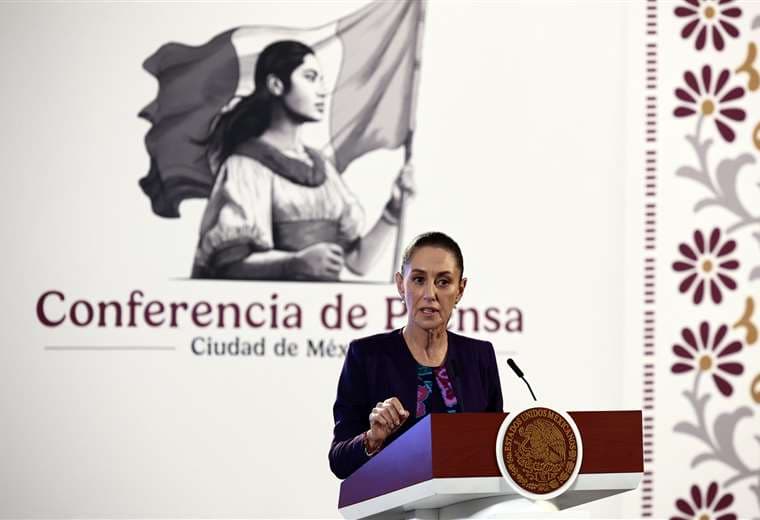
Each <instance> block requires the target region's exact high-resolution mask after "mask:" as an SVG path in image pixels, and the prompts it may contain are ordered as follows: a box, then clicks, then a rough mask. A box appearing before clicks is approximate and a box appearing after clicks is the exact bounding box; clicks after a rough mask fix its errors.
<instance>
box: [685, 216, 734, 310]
mask: <svg viewBox="0 0 760 520" xmlns="http://www.w3.org/2000/svg"><path fill="white" fill-rule="evenodd" d="M734 249H736V241H735V240H727V241H726V242H724V243H723V244H720V229H718V228H715V229H713V230H712V232H711V233H710V239H709V242H708V243H705V237H704V235H703V234H702V232H701V231H699V230H696V231H694V247H692V246H691V245H690V244H685V243H681V244H680V245H679V246H678V250H679V251H680V252H681V254H682V255H683V256H684V258H683V259H682V260H677V261H675V262H673V270H675V271H677V272H680V273H686V278H684V279H683V280H682V281H681V284H680V285H679V286H678V290H679V291H680V292H682V293H686V292H688V291H689V289H691V287H692V285H694V282H695V281H696V280H697V279H699V281H698V282H697V285H696V286H695V289H694V296H693V299H694V303H695V304H699V303H702V298H703V297H704V293H705V287H706V286H709V288H710V297H711V298H712V301H713V303H720V302H721V301H722V300H723V294H722V293H721V285H722V286H723V287H725V288H726V289H728V290H730V291H733V290H735V289H736V281H734V279H733V278H731V277H730V276H728V274H726V272H727V271H733V270H736V269H737V268H738V267H739V261H738V260H736V259H733V258H727V256H728V255H729V254H731V253H732V252H733V251H734Z"/></svg>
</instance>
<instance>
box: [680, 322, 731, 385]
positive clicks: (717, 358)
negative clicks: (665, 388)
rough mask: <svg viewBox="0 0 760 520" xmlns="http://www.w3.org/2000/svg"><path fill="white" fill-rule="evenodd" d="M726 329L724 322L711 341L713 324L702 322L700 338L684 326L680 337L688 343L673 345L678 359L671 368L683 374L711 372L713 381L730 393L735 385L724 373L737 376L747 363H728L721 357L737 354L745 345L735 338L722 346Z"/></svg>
mask: <svg viewBox="0 0 760 520" xmlns="http://www.w3.org/2000/svg"><path fill="white" fill-rule="evenodd" d="M727 332H728V326H726V325H721V326H720V327H718V330H717V331H716V332H715V337H713V338H712V341H710V325H709V324H708V323H707V322H706V321H703V322H702V323H701V324H700V325H699V341H697V337H696V336H695V335H694V333H693V332H692V331H691V330H690V329H686V328H685V329H683V330H682V331H681V337H682V338H683V340H684V342H685V343H686V347H684V346H682V345H680V344H678V343H676V344H675V345H673V353H674V354H675V355H676V356H677V357H678V358H679V360H678V361H677V362H676V363H673V366H671V367H670V370H671V372H673V373H674V374H683V373H685V372H691V371H692V370H700V371H702V372H712V378H713V381H714V382H715V386H716V387H717V388H718V390H719V391H720V393H721V394H723V395H725V396H729V395H731V394H732V393H733V392H734V388H733V387H732V386H731V383H729V382H728V381H727V380H726V379H725V378H724V377H723V376H724V375H725V374H730V375H733V376H738V375H740V374H742V373H744V367H743V366H742V364H741V363H735V362H728V363H726V362H725V361H724V360H722V358H724V357H726V356H730V355H731V354H736V353H737V352H739V351H740V350H741V349H742V344H741V342H740V341H732V342H730V343H729V344H728V345H726V346H725V347H721V342H722V341H723V339H724V338H725V337H726V333H727ZM687 347H688V348H687Z"/></svg>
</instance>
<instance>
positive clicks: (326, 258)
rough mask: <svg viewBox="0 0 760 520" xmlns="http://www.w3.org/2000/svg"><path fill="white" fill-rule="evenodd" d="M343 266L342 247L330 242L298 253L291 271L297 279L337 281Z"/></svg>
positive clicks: (321, 243) (314, 245) (315, 245)
mask: <svg viewBox="0 0 760 520" xmlns="http://www.w3.org/2000/svg"><path fill="white" fill-rule="evenodd" d="M343 264H344V259H343V248H342V247H340V246H339V245H338V244H335V243H332V242H319V243H318V244H313V245H310V246H309V247H305V248H303V249H301V250H300V251H298V252H297V253H296V254H295V257H294V258H293V265H292V269H293V270H294V271H295V274H296V275H297V276H298V277H299V278H306V279H308V280H337V279H338V276H339V275H340V271H341V270H342V269H343Z"/></svg>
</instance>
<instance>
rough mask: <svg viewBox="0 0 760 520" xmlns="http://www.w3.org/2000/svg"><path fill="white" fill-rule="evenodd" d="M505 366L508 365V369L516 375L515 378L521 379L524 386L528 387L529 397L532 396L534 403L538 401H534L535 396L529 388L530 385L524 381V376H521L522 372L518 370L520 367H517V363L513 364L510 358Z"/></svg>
mask: <svg viewBox="0 0 760 520" xmlns="http://www.w3.org/2000/svg"><path fill="white" fill-rule="evenodd" d="M507 365H509V368H511V369H512V370H513V371H514V373H515V374H517V377H519V378H520V379H522V380H523V381H524V382H525V384H526V385H528V390H530V395H532V396H533V400H534V401H538V399H536V394H534V393H533V389H532V388H531V387H530V383H528V381H527V380H526V379H525V374H523V371H522V370H520V367H518V366H517V363H515V362H514V360H513V359H512V358H509V359H507Z"/></svg>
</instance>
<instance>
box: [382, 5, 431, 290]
mask: <svg viewBox="0 0 760 520" xmlns="http://www.w3.org/2000/svg"><path fill="white" fill-rule="evenodd" d="M418 2H420V14H419V21H418V23H417V42H416V45H417V48H416V50H415V53H414V78H413V80H412V92H411V96H412V98H411V106H410V110H409V133H407V135H406V140H405V141H404V166H406V165H407V164H409V163H410V162H411V160H412V145H413V143H414V130H415V128H416V126H417V94H418V92H419V88H420V69H421V68H422V42H423V35H424V29H425V15H426V11H427V0H418ZM405 221H406V192H405V191H404V190H401V209H400V211H399V219H398V229H397V230H396V244H395V246H394V248H393V258H392V259H391V282H393V280H394V276H395V274H396V268H397V267H398V266H400V265H401V247H402V244H403V242H402V241H403V240H404V228H405Z"/></svg>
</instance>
